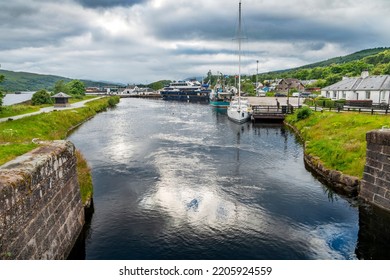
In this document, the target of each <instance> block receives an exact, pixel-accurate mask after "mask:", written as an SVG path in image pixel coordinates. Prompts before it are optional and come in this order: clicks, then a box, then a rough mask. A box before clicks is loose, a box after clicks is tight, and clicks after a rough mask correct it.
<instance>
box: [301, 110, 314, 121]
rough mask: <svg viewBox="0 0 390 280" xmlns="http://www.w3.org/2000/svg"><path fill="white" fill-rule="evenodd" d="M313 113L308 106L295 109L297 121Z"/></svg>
mask: <svg viewBox="0 0 390 280" xmlns="http://www.w3.org/2000/svg"><path fill="white" fill-rule="evenodd" d="M312 113H313V111H312V110H311V109H310V108H309V107H303V108H301V109H299V110H298V111H297V121H300V120H304V119H306V118H308V117H310V115H311V114H312Z"/></svg>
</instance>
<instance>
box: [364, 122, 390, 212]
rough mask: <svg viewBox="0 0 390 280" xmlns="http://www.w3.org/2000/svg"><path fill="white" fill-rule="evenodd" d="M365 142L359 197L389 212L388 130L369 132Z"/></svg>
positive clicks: (389, 148) (389, 132) (389, 133)
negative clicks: (364, 161)
mask: <svg viewBox="0 0 390 280" xmlns="http://www.w3.org/2000/svg"><path fill="white" fill-rule="evenodd" d="M366 140H367V154H366V164H365V168H364V173H363V180H362V182H361V187H360V192H359V197H361V198H362V199H364V200H365V201H367V202H369V203H371V204H373V205H375V206H378V207H380V208H382V209H385V210H387V211H390V130H389V129H381V130H374V131H370V132H368V133H367V135H366Z"/></svg>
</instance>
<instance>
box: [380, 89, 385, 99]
mask: <svg viewBox="0 0 390 280" xmlns="http://www.w3.org/2000/svg"><path fill="white" fill-rule="evenodd" d="M385 97H386V92H384V91H382V92H381V100H385Z"/></svg>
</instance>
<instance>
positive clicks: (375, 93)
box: [321, 71, 390, 104]
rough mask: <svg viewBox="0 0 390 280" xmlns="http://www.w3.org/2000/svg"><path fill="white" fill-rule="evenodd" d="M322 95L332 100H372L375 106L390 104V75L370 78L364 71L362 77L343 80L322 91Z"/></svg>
mask: <svg viewBox="0 0 390 280" xmlns="http://www.w3.org/2000/svg"><path fill="white" fill-rule="evenodd" d="M321 95H322V96H324V97H327V98H331V99H332V100H339V99H345V100H371V101H372V103H373V104H389V102H390V75H379V76H370V75H369V72H368V71H363V72H362V74H361V76H360V77H355V78H343V79H342V80H341V81H340V82H337V83H335V84H333V85H330V86H327V87H324V88H322V89H321Z"/></svg>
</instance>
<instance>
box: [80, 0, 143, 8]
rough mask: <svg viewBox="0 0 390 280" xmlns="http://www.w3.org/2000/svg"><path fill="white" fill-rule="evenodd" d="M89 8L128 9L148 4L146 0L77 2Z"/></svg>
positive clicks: (85, 0)
mask: <svg viewBox="0 0 390 280" xmlns="http://www.w3.org/2000/svg"><path fill="white" fill-rule="evenodd" d="M76 1H77V2H79V3H80V4H81V5H83V6H84V7H88V8H109V7H118V6H122V7H126V6H133V5H136V4H141V3H144V2H147V1H145V0H76Z"/></svg>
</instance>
